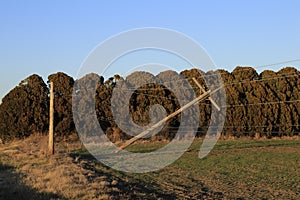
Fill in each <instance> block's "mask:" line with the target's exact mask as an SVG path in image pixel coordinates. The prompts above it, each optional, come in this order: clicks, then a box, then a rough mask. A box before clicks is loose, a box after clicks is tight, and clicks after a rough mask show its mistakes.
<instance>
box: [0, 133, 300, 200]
mask: <svg viewBox="0 0 300 200" xmlns="http://www.w3.org/2000/svg"><path fill="white" fill-rule="evenodd" d="M47 141H48V138H47V137H46V136H42V135H35V136H31V137H29V138H27V139H25V140H22V141H14V142H13V143H10V144H5V145H0V172H1V173H0V199H175V198H179V199H237V198H240V199H253V198H259V199H263V198H265V199H273V198H276V199H284V198H290V199H294V198H297V197H300V193H299V192H297V190H298V191H299V189H300V186H299V176H298V175H299V174H300V171H299V164H300V163H299V161H300V157H299V154H298V153H297V152H299V150H300V145H299V140H297V138H295V141H280V140H272V141H267V140H249V139H241V140H229V141H219V143H218V145H217V146H216V147H215V148H214V150H213V151H212V152H211V153H210V156H208V157H207V158H205V159H202V160H200V159H198V157H197V153H198V149H199V145H200V144H201V140H198V141H196V142H195V143H194V144H193V145H192V146H191V147H190V151H188V152H187V153H185V154H184V155H183V156H182V157H181V158H180V159H179V160H178V161H176V162H175V163H173V164H172V165H170V166H168V167H166V168H164V169H162V170H159V171H157V172H152V173H146V174H128V173H122V172H118V171H115V170H112V169H110V168H108V167H105V166H103V165H102V164H100V163H99V162H97V161H95V159H93V157H92V156H91V155H90V154H89V153H88V152H86V151H85V149H82V145H81V143H80V142H79V141H78V140H77V138H76V137H71V138H68V139H67V140H63V139H60V141H61V142H59V143H57V142H56V143H55V145H56V146H55V150H56V154H55V155H54V156H48V155H47ZM164 144H165V143H164V142H152V143H145V142H141V143H137V144H135V145H133V146H131V147H130V148H129V149H130V150H131V151H145V150H153V149H157V148H159V147H161V146H163V145H164Z"/></svg>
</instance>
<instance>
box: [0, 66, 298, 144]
mask: <svg viewBox="0 0 300 200" xmlns="http://www.w3.org/2000/svg"><path fill="white" fill-rule="evenodd" d="M217 72H218V74H219V75H220V76H221V77H222V80H223V82H224V85H225V92H226V102H222V101H218V98H216V100H217V101H218V103H219V104H220V106H221V108H222V109H226V120H225V125H224V128H223V131H222V134H223V135H231V136H237V137H240V136H251V137H252V136H254V135H255V134H257V133H260V135H261V136H267V137H273V136H284V135H287V136H293V135H299V132H300V106H299V104H300V102H299V101H300V92H299V90H300V77H299V76H300V72H299V71H298V70H297V69H295V68H292V67H286V68H284V69H281V70H280V71H278V72H273V71H270V70H266V71H263V72H262V73H260V74H258V73H257V72H256V71H255V70H254V69H253V68H250V67H237V68H236V69H235V70H233V71H232V72H231V73H229V72H227V71H225V70H218V71H217ZM182 77H184V78H185V79H182ZM193 77H194V78H196V79H197V80H198V82H200V84H201V85H203V86H204V87H208V86H209V85H210V86H214V85H218V84H220V83H218V81H219V80H218V79H217V78H216V77H218V76H217V75H216V72H212V71H210V72H206V73H204V72H202V71H199V70H197V69H191V70H185V71H182V72H181V73H180V74H178V73H176V72H174V71H165V72H162V73H160V74H158V75H157V76H154V75H152V74H150V73H147V72H134V73H133V74H131V75H129V76H127V77H126V79H124V78H123V77H120V76H119V75H115V76H114V77H111V78H109V79H107V80H104V78H103V77H101V76H99V75H97V74H88V75H86V76H85V77H83V78H81V79H79V80H77V81H76V82H75V81H74V79H73V78H72V77H70V76H68V75H66V74H64V73H61V72H59V73H56V74H52V75H50V76H49V77H48V82H54V92H55V104H54V105H55V123H54V125H55V134H56V135H60V136H66V135H69V134H71V133H74V132H76V128H75V123H74V120H73V113H74V114H76V116H77V115H78V114H80V115H79V116H77V117H75V119H77V121H76V124H78V125H79V126H78V127H77V130H78V129H80V130H81V131H84V132H86V133H88V134H97V131H98V129H95V127H97V126H98V125H99V124H100V126H101V128H102V130H103V131H104V132H105V134H107V135H108V136H109V137H110V138H111V140H114V141H116V140H122V139H128V138H130V137H131V135H135V134H138V132H139V131H142V130H144V129H145V128H144V127H145V126H147V125H149V124H151V123H152V124H153V123H154V122H156V121H158V120H160V119H161V117H163V116H166V115H168V114H170V113H172V112H174V111H176V110H177V109H179V108H180V107H181V106H182V105H184V104H185V103H187V102H188V101H190V100H192V99H194V98H195V95H194V94H196V95H199V94H200V93H199V88H198V87H197V86H196V85H195V83H194V82H193V81H192V78H193ZM188 83H189V84H188ZM210 89H211V88H210ZM192 90H194V92H195V93H193V91H192ZM73 92H74V93H73ZM72 97H73V101H74V103H75V105H76V106H75V107H74V108H73V110H72ZM197 106H199V108H198V107H197V108H196V107H192V108H191V109H189V110H187V111H186V112H184V113H182V114H180V115H178V116H176V117H175V118H173V119H172V120H170V121H169V122H167V123H166V124H165V125H164V126H163V127H161V131H160V133H159V134H157V135H155V136H154V137H153V138H154V139H171V138H172V137H174V134H175V133H176V132H177V130H178V127H179V126H180V125H182V126H183V125H184V124H183V123H184V122H183V121H181V120H182V118H183V117H184V116H185V115H187V116H189V117H192V119H193V120H197V121H198V122H199V128H198V132H197V135H198V136H202V135H205V134H206V131H207V128H208V126H209V125H210V121H211V113H212V109H211V103H210V101H205V102H201V103H199V104H198V105H197ZM197 109H199V110H200V116H199V118H197V117H196V115H194V114H193V112H196V111H197ZM77 111H85V112H86V113H79V112H77ZM48 115H49V87H48V86H47V84H45V83H44V81H43V79H42V78H41V77H40V76H38V75H31V76H29V77H28V78H26V79H25V80H23V81H21V83H20V84H19V85H18V86H17V87H15V88H14V89H13V90H11V91H10V92H9V93H8V94H7V95H6V96H5V97H4V98H3V99H2V104H1V105H0V138H1V140H2V141H4V142H6V141H10V140H13V139H15V138H24V137H27V136H29V135H30V134H32V133H36V132H41V133H46V132H47V131H48V123H49V122H48ZM93 115H96V120H95V119H93V117H92V116H93ZM89 117H91V119H90V120H89V123H87V121H86V119H87V118H89ZM81 118H82V120H81ZM83 119H85V120H83ZM193 120H191V121H193ZM185 126H187V127H188V126H189V124H188V123H187V124H185ZM127 133H130V135H129V134H127Z"/></svg>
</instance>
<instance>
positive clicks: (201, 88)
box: [115, 79, 224, 153]
mask: <svg viewBox="0 0 300 200" xmlns="http://www.w3.org/2000/svg"><path fill="white" fill-rule="evenodd" d="M193 81H194V82H195V83H196V85H197V86H198V87H199V88H200V90H201V92H203V94H201V95H200V96H198V97H197V98H195V99H194V100H192V101H190V102H189V103H187V104H186V105H184V106H182V107H181V108H180V109H178V110H176V111H175V112H173V113H171V114H170V115H168V116H167V117H165V118H164V119H162V120H160V121H159V122H157V123H156V124H154V125H153V126H152V127H150V128H149V129H147V130H145V131H143V132H141V133H140V134H138V135H136V136H134V137H133V138H131V139H130V140H127V141H126V142H125V143H124V144H123V145H122V146H120V147H119V148H118V149H117V150H116V151H115V153H118V152H120V151H121V150H123V149H124V148H126V147H127V146H129V145H130V144H132V143H134V142H135V141H136V140H138V139H140V138H142V137H144V136H146V135H148V134H149V133H150V132H151V131H153V130H155V129H156V128H158V127H159V126H161V125H162V124H163V123H164V122H166V121H168V120H169V119H171V118H173V117H175V116H176V115H178V114H179V113H181V112H182V111H184V110H186V109H188V108H189V107H191V106H192V105H194V104H196V103H198V102H200V101H203V100H205V99H206V98H207V97H208V99H209V100H210V101H211V102H212V104H213V106H215V107H216V108H217V110H218V111H220V110H221V109H220V107H219V106H218V105H217V103H216V102H215V101H214V100H213V99H212V98H210V97H209V95H212V94H214V93H216V92H217V91H219V90H220V89H221V88H223V87H224V85H222V86H220V87H218V88H216V89H215V90H213V91H210V90H208V91H205V89H204V88H203V87H202V86H201V85H200V84H199V83H198V81H197V80H196V79H193Z"/></svg>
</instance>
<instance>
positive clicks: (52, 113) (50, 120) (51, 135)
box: [49, 82, 54, 155]
mask: <svg viewBox="0 0 300 200" xmlns="http://www.w3.org/2000/svg"><path fill="white" fill-rule="evenodd" d="M53 88H54V85H53V82H50V113H49V155H53V154H54V141H53V139H54V137H53V121H54V108H53V107H54V92H53Z"/></svg>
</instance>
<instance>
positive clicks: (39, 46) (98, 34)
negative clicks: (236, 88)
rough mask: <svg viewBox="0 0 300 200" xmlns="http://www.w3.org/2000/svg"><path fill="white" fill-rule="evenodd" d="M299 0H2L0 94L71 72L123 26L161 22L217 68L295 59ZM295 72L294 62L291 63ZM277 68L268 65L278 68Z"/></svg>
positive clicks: (297, 54) (299, 48) (299, 30)
mask: <svg viewBox="0 0 300 200" xmlns="http://www.w3.org/2000/svg"><path fill="white" fill-rule="evenodd" d="M299 8H300V1H297V0H295V1H267V0H266V1H238V0H236V1H230V0H226V1H213V0H212V1H200V0H198V1H197V0H195V1H175V0H164V1H161V0H152V1H146V0H138V1H134V0H128V1H121V0H119V1H114V0H110V1H100V0H99V1H89V0H86V1H76V0H72V1H71V0H69V1H68V0H63V1H62V0H51V1H43V0H39V1H38V0H36V1H32V0H26V1H21V0H20V1H15V0H1V1H0V25H1V29H0V30H1V31H0V66H1V74H0V76H1V77H0V85H1V90H0V99H1V98H2V97H3V96H4V95H5V94H6V93H7V92H8V91H9V90H10V89H12V88H13V87H15V86H16V85H17V84H18V83H19V82H20V81H21V80H22V79H24V78H26V77H27V76H28V75H31V74H33V73H37V74H39V75H42V76H43V77H44V78H46V77H47V76H48V75H49V74H51V73H54V72H57V71H63V72H66V73H68V74H69V75H72V76H74V77H75V76H76V72H77V70H78V68H79V66H80V64H81V63H82V62H83V60H84V59H85V58H86V56H87V55H88V53H89V52H90V51H91V50H92V49H93V48H94V47H95V46H96V45H97V44H99V43H100V42H101V41H103V40H105V39H106V38H108V37H110V36H111V35H115V34H117V33H119V32H121V31H125V30H128V29H133V28H141V27H162V28H169V29H174V30H177V31H179V32H182V33H184V34H186V35H188V36H190V37H192V38H194V39H195V40H196V41H197V42H199V43H200V44H201V45H202V46H203V47H204V48H205V49H206V50H207V51H208V53H209V54H210V56H211V57H212V58H213V60H214V61H215V63H216V64H217V65H218V66H220V67H221V68H225V69H227V70H230V71H231V70H232V69H233V68H234V67H235V66H237V65H243V66H244V65H247V66H254V67H255V66H259V65H264V64H270V63H276V62H281V61H286V60H293V59H298V58H300V12H299ZM289 65H292V66H295V67H297V68H298V69H299V65H300V62H298V63H291V64H289ZM279 67H281V66H276V67H270V69H273V70H277V69H278V68H279Z"/></svg>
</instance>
